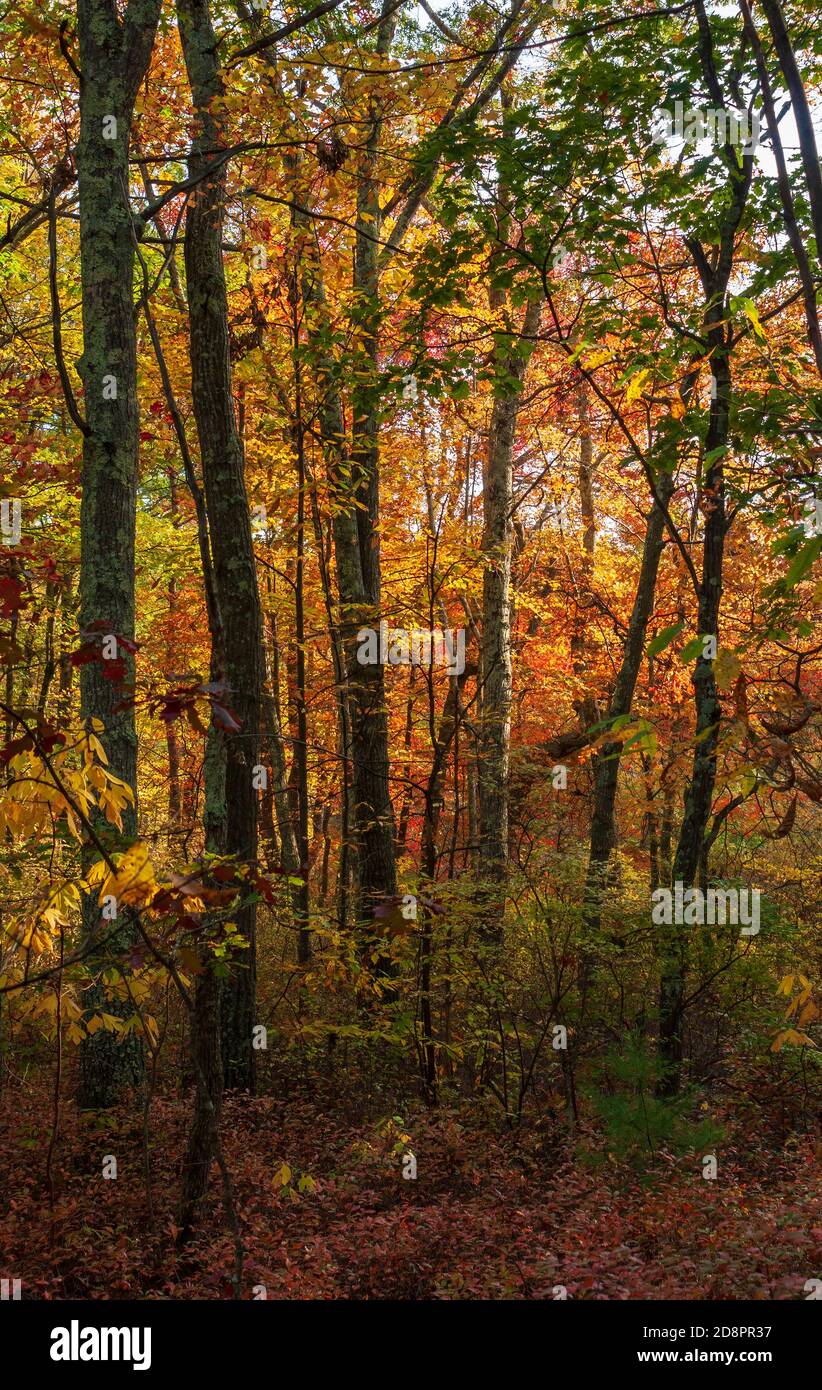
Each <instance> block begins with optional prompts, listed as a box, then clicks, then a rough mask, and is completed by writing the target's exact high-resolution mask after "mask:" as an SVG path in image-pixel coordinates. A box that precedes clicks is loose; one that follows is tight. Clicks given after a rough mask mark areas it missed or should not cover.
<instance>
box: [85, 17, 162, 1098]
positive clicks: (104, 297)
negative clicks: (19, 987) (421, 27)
mask: <svg viewBox="0 0 822 1390" xmlns="http://www.w3.org/2000/svg"><path fill="white" fill-rule="evenodd" d="M159 12H160V0H130V3H129V5H128V7H127V9H126V11H125V14H124V16H123V18H122V20H120V19H118V17H117V14H116V11H115V8H114V6H113V5H111V4H108V3H104V0H79V3H78V9H77V21H78V24H77V27H78V36H79V44H80V68H81V72H82V81H81V84H80V136H79V140H78V144H77V177H78V188H79V194H80V266H81V277H82V303H83V353H82V357H81V358H80V361H79V363H78V366H79V371H80V375H81V378H82V382H83V390H84V396H83V405H84V410H85V421H86V432H85V435H84V439H83V471H82V503H81V511H80V626H81V629H82V631H83V632H84V633H87V634H88V633H96V634H97V637H95V638H94V640H99V641H100V647H101V653H100V659H97V660H94V661H90V662H88V663H86V664H85V665H83V666H82V668H81V674H80V703H81V711H82V715H83V718H84V719H89V718H97V719H101V720H102V721H103V724H104V726H105V728H104V732H103V734H102V741H103V744H104V746H105V749H106V752H107V755H108V759H109V767H110V769H111V771H112V772H113V773H115V774H116V776H118V777H121V778H122V779H123V780H124V781H125V782H127V783H128V784H129V786H130V787H132V788H134V789H135V792H136V785H137V736H136V731H135V725H134V713H133V710H131V709H122V708H119V706H120V705H121V702H122V700H123V685H124V684H125V685H127V684H128V683H130V682H131V681H132V680H133V678H134V660H133V656H132V654H131V653H130V652H129V651H128V650H127V649H126V648H124V647H122V646H121V645H120V641H119V639H122V638H125V639H126V640H127V641H133V638H134V619H135V613H134V529H135V517H136V496H137V453H138V432H139V408H138V402H137V366H136V333H135V315H134V300H133V291H132V280H133V271H134V232H133V227H132V214H131V208H130V205H129V194H128V148H129V134H130V130H131V120H132V112H133V106H134V99H135V96H136V93H137V89H138V87H139V84H140V82H141V81H142V79H143V77H144V75H145V72H146V69H147V67H148V63H149V60H150V57H151V50H152V46H153V42H154V34H155V30H156V26H157V19H158V16H159ZM107 635H113V636H115V637H116V638H117V639H118V648H117V656H118V657H119V658H121V659H122V661H123V663H124V673H123V679H122V681H119V680H116V679H107V678H106V667H105V662H104V659H103V657H102V637H103V636H107ZM115 669H116V668H115ZM100 828H101V830H102V831H103V833H106V830H105V826H103V825H101V827H100ZM136 835H137V816H136V807H135V808H134V809H130V810H128V811H127V812H126V813H125V814H124V816H123V840H124V841H125V842H128V841H131V840H133V839H134V838H136ZM83 915H84V923H85V927H86V930H87V932H89V933H91V932H94V931H96V930H98V928H99V920H100V913H99V906H98V904H97V901H96V898H95V897H94V895H90V896H89V897H88V898H87V899H86V901H85V903H84V914H83ZM121 915H122V925H121V929H120V930H118V932H117V933H116V934H115V935H114V936H113V937H112V935H111V934H108V933H107V935H106V941H105V948H104V950H102V949H101V951H100V953H98V954H95V956H93V957H90V958H89V961H90V967H91V968H92V969H95V967H96V969H97V971H98V973H99V971H100V969H101V968H102V966H103V964H104V960H105V961H111V960H112V958H114V957H116V956H117V954H118V953H119V952H121V951H123V950H125V949H127V948H128V947H129V945H130V944H131V943H132V941H133V939H134V925H133V922H129V918H128V915H127V914H125V913H123V914H121ZM102 998H103V991H102V986H101V984H100V983H99V979H98V980H97V981H95V983H94V985H93V986H92V988H91V989H90V990H89V991H88V993H87V995H86V999H85V1002H86V1004H87V1006H88V1007H89V1008H91V1009H92V1010H93V1009H95V1008H96V1007H98V1006H99V1005H100V1003H101V1002H102ZM108 1007H109V1011H111V1008H110V1006H108ZM80 1075H81V1083H80V1102H81V1104H82V1105H84V1106H87V1107H91V1108H98V1107H102V1106H107V1105H110V1104H113V1103H114V1102H115V1101H116V1100H117V1099H118V1097H119V1096H120V1095H121V1093H122V1089H123V1087H124V1085H126V1084H128V1083H129V1082H137V1081H139V1079H140V1077H141V1075H142V1047H141V1044H140V1041H139V1039H138V1038H135V1037H134V1035H130V1036H129V1037H127V1038H126V1039H125V1040H124V1041H118V1040H117V1039H116V1038H115V1037H114V1036H113V1035H112V1034H111V1033H108V1032H106V1031H104V1030H103V1029H100V1030H99V1031H98V1032H97V1033H96V1034H95V1035H94V1037H93V1038H89V1039H87V1040H86V1041H85V1042H84V1043H83V1045H82V1047H81V1052H80Z"/></svg>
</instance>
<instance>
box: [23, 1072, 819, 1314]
mask: <svg viewBox="0 0 822 1390" xmlns="http://www.w3.org/2000/svg"><path fill="white" fill-rule="evenodd" d="M2 1112H3V1132H2V1139H1V1140H0V1273H2V1274H3V1276H4V1277H7V1276H8V1277H15V1278H21V1279H22V1281H23V1297H33V1298H49V1299H67V1298H99V1299H117V1298H161V1299H162V1298H182V1299H186V1298H227V1297H230V1296H231V1288H230V1279H231V1270H232V1263H233V1246H232V1240H231V1237H230V1234H229V1233H228V1232H227V1227H226V1222H225V1220H224V1217H223V1212H222V1209H221V1205H220V1188H219V1174H218V1173H217V1172H216V1170H215V1172H214V1175H213V1178H212V1189H211V1193H210V1196H209V1199H208V1200H207V1203H206V1205H205V1207H204V1210H203V1212H202V1216H201V1221H200V1225H199V1227H198V1232H197V1234H196V1237H195V1238H194V1239H193V1240H192V1242H191V1243H190V1245H189V1246H188V1248H187V1249H186V1251H185V1252H184V1253H183V1254H182V1255H180V1254H178V1253H177V1252H176V1250H175V1246H174V1236H175V1227H174V1204H175V1200H176V1196H177V1193H178V1190H179V1173H180V1164H181V1158H182V1155H183V1153H184V1151H185V1133H186V1123H187V1118H188V1115H189V1112H190V1097H188V1096H180V1095H178V1094H174V1095H171V1096H168V1095H158V1096H156V1097H155V1098H154V1099H153V1100H152V1104H151V1115H150V1122H149V1135H150V1138H149V1152H150V1169H151V1194H152V1195H151V1205H152V1208H153V1211H152V1212H150V1211H149V1207H148V1203H147V1197H146V1186H145V1163H144V1156H145V1149H144V1142H143V1124H142V1114H141V1112H140V1107H139V1105H138V1106H137V1107H136V1108H135V1107H132V1108H131V1109H125V1108H124V1109H123V1110H121V1111H117V1112H108V1113H107V1114H105V1115H104V1116H102V1115H97V1116H95V1115H89V1114H86V1115H82V1114H80V1113H78V1111H77V1109H76V1107H75V1105H74V1104H73V1102H72V1101H71V1100H70V1099H67V1100H65V1101H64V1102H63V1103H62V1105H61V1120H60V1135H59V1139H58V1141H57V1142H56V1144H55V1146H54V1150H53V1154H52V1158H51V1179H50V1181H49V1179H48V1176H47V1159H46V1156H47V1152H48V1148H49V1140H50V1136H51V1128H52V1121H51V1117H52V1114H53V1096H52V1095H51V1094H50V1093H49V1089H48V1088H47V1087H46V1086H45V1085H42V1086H38V1085H37V1084H31V1082H30V1081H29V1082H26V1084H25V1085H22V1084H20V1083H19V1082H15V1081H13V1080H12V1081H9V1082H8V1083H7V1086H6V1089H5V1092H4V1094H3V1096H2ZM223 1130H224V1136H225V1140H224V1145H225V1156H226V1159H227V1162H228V1164H229V1167H230V1170H231V1173H232V1177H233V1182H234V1185H235V1189H236V1199H237V1205H238V1208H239V1212H240V1218H241V1223H242V1230H243V1240H244V1246H245V1270H244V1281H243V1282H244V1287H245V1289H246V1295H245V1296H246V1297H249V1298H251V1297H253V1296H255V1295H254V1294H253V1293H252V1290H253V1288H254V1286H255V1285H264V1286H265V1289H266V1296H267V1297H268V1298H277V1299H282V1298H286V1299H311V1298H350V1299H380V1298H392V1299H404V1300H413V1299H431V1298H435V1299H454V1298H456V1299H461V1298H470V1299H501V1298H516V1299H523V1298H524V1299H551V1298H555V1297H561V1296H563V1295H562V1289H563V1288H564V1289H565V1290H567V1296H568V1297H569V1298H575V1299H580V1298H582V1299H602V1298H607V1299H640V1298H649V1299H656V1298H686V1299H731V1300H737V1299H745V1298H759V1299H797V1298H800V1299H801V1298H803V1297H806V1296H807V1294H806V1293H804V1292H803V1290H804V1286H805V1283H806V1281H807V1280H808V1279H812V1278H822V1186H821V1185H820V1181H819V1168H818V1163H817V1161H816V1160H815V1157H814V1153H813V1148H812V1146H811V1145H810V1144H808V1145H807V1146H805V1145H804V1144H803V1143H801V1142H800V1143H799V1144H797V1145H795V1146H794V1147H793V1148H792V1149H791V1151H790V1152H789V1153H788V1154H786V1153H784V1152H783V1153H782V1154H778V1153H774V1154H772V1155H771V1156H770V1159H769V1160H768V1161H767V1162H762V1161H761V1155H760V1161H758V1162H756V1163H755V1165H753V1170H752V1166H751V1165H746V1164H745V1163H743V1162H742V1161H741V1160H740V1159H738V1158H737V1160H736V1161H735V1162H732V1161H730V1160H728V1159H727V1158H721V1159H720V1166H719V1172H718V1176H717V1178H716V1179H715V1180H713V1181H710V1180H706V1179H705V1178H703V1176H702V1168H701V1163H700V1159H699V1156H697V1155H689V1156H687V1157H685V1158H677V1159H674V1158H672V1157H670V1156H666V1155H657V1156H656V1157H655V1160H654V1162H653V1165H652V1167H651V1168H650V1169H647V1168H646V1171H645V1172H644V1173H640V1172H637V1171H635V1170H633V1169H631V1168H628V1167H626V1166H624V1165H619V1164H616V1163H615V1162H613V1161H612V1159H611V1157H610V1156H609V1155H608V1154H607V1153H601V1154H600V1157H601V1159H602V1160H603V1161H602V1162H601V1163H600V1165H599V1166H592V1164H591V1162H590V1160H589V1161H585V1160H581V1159H580V1157H579V1155H578V1153H577V1152H575V1151H574V1149H573V1148H572V1147H571V1145H570V1144H569V1142H568V1140H567V1138H566V1137H565V1131H564V1129H563V1128H562V1126H561V1122H558V1120H557V1117H556V1116H551V1115H549V1116H547V1117H546V1118H545V1119H544V1120H543V1121H542V1122H541V1123H534V1122H530V1123H523V1124H522V1125H520V1126H518V1127H517V1128H516V1129H513V1130H507V1131H505V1132H503V1133H494V1132H493V1130H489V1127H488V1125H487V1123H486V1124H481V1123H480V1119H479V1117H478V1115H477V1113H476V1112H474V1113H473V1115H472V1114H471V1113H470V1112H468V1113H463V1112H457V1111H456V1110H450V1109H449V1110H441V1111H439V1112H434V1113H430V1112H426V1111H422V1110H420V1111H416V1112H415V1113H413V1114H407V1115H406V1116H405V1120H404V1124H400V1123H394V1122H393V1121H389V1122H388V1124H387V1125H386V1124H385V1123H383V1124H382V1125H377V1124H374V1123H359V1124H358V1123H354V1122H352V1117H351V1115H350V1114H347V1113H345V1112H344V1111H343V1110H342V1109H341V1108H340V1107H339V1104H337V1108H336V1109H335V1102H334V1099H333V1097H332V1096H331V1095H329V1096H327V1097H325V1096H324V1097H322V1099H321V1100H318V1099H317V1097H316V1095H315V1096H314V1097H313V1098H312V1099H310V1100H309V1099H305V1098H300V1097H296V1098H295V1097H292V1098H290V1099H288V1100H282V1099H273V1098H271V1097H261V1098H257V1099H254V1100H248V1099H232V1100H229V1101H228V1102H227V1103H226V1107H225V1124H224V1127H223ZM405 1136H410V1142H409V1139H407V1138H406V1137H405ZM405 1149H411V1150H412V1151H413V1153H414V1155H415V1157H416V1161H417V1177H416V1179H404V1178H403V1175H402V1169H403V1159H402V1153H403V1150H405ZM107 1155H113V1156H114V1157H116V1159H117V1177H116V1179H115V1180H112V1179H106V1178H104V1177H103V1176H102V1173H103V1165H104V1160H105V1159H106V1156H107ZM406 1166H407V1165H406ZM110 1167H111V1165H110V1164H109V1168H110ZM256 1296H258V1297H259V1296H261V1295H260V1292H259V1290H258V1292H257V1295H256Z"/></svg>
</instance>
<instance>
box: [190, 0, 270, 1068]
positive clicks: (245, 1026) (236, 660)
mask: <svg viewBox="0 0 822 1390" xmlns="http://www.w3.org/2000/svg"><path fill="white" fill-rule="evenodd" d="M177 16H178V23H179V28H180V37H181V40H182V45H183V56H184V59H185V65H186V71H187V73H188V79H189V84H190V86H191V95H192V101H193V105H194V109H195V113H196V131H195V135H194V140H193V143H192V147H191V153H190V156H189V174H190V176H191V177H192V178H195V179H199V180H200V182H199V183H198V185H197V193H196V197H195V198H194V199H193V200H192V201H191V203H190V204H189V208H188V213H187V216H186V229H185V270H186V285H187V290H188V310H189V341H190V355H191V382H192V396H193V403H194V415H195V420H196V424H197V436H198V439H199V444H200V458H201V462H202V472H203V489H204V492H205V502H206V511H207V513H208V523H209V534H210V537H211V552H212V557H213V563H214V583H215V589H216V594H217V601H218V604H219V609H220V614H221V617H222V626H223V653H222V656H223V669H222V677H223V680H224V682H225V685H226V687H227V689H226V696H225V698H226V701H227V703H228V704H229V705H230V707H231V710H232V711H233V712H234V714H236V716H237V722H238V724H239V726H240V727H239V729H237V730H234V729H231V728H227V727H222V728H221V729H220V740H221V748H222V750H223V754H224V757H225V827H224V842H223V849H224V852H225V853H226V854H230V855H234V856H236V858H237V860H238V861H240V862H253V861H254V860H256V856H257V819H258V807H257V791H256V789H255V787H254V785H253V773H252V770H253V768H254V767H255V765H256V764H257V763H258V760H259V740H260V704H261V686H262V626H261V618H260V598H259V592H258V588H257V574H256V567H255V563H254V545H253V539H252V533H251V519H250V516H249V508H248V497H247V494H246V488H245V473H244V458H243V446H242V440H241V437H240V433H239V430H238V428H237V421H236V418H235V414H234V402H233V398H232V390H231V363H230V355H229V332H228V297H227V292H226V282H225V270H224V267H223V255H222V233H223V220H224V203H225V161H224V160H223V159H221V157H220V151H221V148H222V132H221V130H220V127H219V124H218V121H217V118H216V116H215V114H214V112H215V102H216V101H217V99H218V98H219V97H221V96H222V94H223V83H222V78H221V74H220V68H219V62H218V58H217V38H216V35H215V33H214V29H213V27H212V24H211V18H210V14H209V7H208V4H207V3H206V0H179V2H178V6H177ZM246 896H248V895H247V894H246ZM235 920H236V923H237V928H238V930H239V932H240V933H241V934H242V936H243V937H244V938H245V940H246V942H247V949H245V950H242V951H239V952H238V953H237V957H236V959H235V960H234V961H233V962H232V968H231V973H230V976H229V978H228V979H226V980H225V981H223V985H222V989H221V991H220V995H221V998H220V1019H221V1045H222V1059H223V1072H224V1078H225V1084H226V1086H227V1087H230V1088H235V1089H242V1090H253V1089H254V1051H253V1048H252V1030H253V1027H254V1023H255V999H256V965H255V948H256V907H255V905H254V904H253V903H246V904H244V905H243V906H241V907H240V909H239V910H238V911H237V912H236V914H235Z"/></svg>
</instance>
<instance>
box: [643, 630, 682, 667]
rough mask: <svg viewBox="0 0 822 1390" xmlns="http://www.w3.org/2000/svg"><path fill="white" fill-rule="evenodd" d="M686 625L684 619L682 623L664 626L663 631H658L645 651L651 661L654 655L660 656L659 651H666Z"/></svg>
mask: <svg viewBox="0 0 822 1390" xmlns="http://www.w3.org/2000/svg"><path fill="white" fill-rule="evenodd" d="M684 626H685V622H684V620H683V621H682V622H681V623H674V625H673V627H664V628H663V629H662V631H661V632H658V633H657V635H656V637H655V638H654V639H653V641H652V642H649V643H648V650H647V652H646V653H645V655H646V656H647V658H648V660H649V661H650V660H651V658H652V657H654V656H659V653H660V652H662V651H664V650H665V648H666V647H667V646H669V645H670V644H671V642H673V640H674V638H675V637H678V636H679V634H680V632H681V631H682V629H683V627H684Z"/></svg>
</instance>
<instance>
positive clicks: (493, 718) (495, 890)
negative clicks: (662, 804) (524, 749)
mask: <svg viewBox="0 0 822 1390" xmlns="http://www.w3.org/2000/svg"><path fill="white" fill-rule="evenodd" d="M492 305H493V307H496V308H501V307H502V306H501V304H499V302H497V303H496V304H494V303H493V296H492ZM541 313H542V303H541V301H537V300H532V301H530V302H529V304H528V307H527V309H526V311H525V315H524V319H523V323H522V327H521V329H520V330H519V332H517V331H516V330H513V332H511V331H508V332H506V333H504V334H501V335H500V336H501V338H502V339H503V342H502V343H501V344H500V345H499V346H498V356H499V361H500V365H501V367H502V369H503V370H504V372H505V375H506V377H513V378H514V379H515V380H516V381H517V382H518V383H519V384H520V387H521V384H522V382H523V380H524V377H525V370H526V366H527V362H528V356H529V347H528V343H529V340H533V338H534V336H535V334H536V332H537V329H538V327H539V322H540V317H541ZM512 340H513V343H514V344H516V350H515V351H513V350H512ZM517 340H519V342H518V343H517ZM519 400H520V396H519V392H511V393H510V394H508V395H505V396H500V397H497V399H496V400H495V401H494V406H493V409H492V412H491V428H490V432H489V439H488V461H487V466H486V474H485V486H484V488H483V519H484V527H483V536H482V554H483V558H484V561H485V571H484V574H483V580H482V660H481V665H480V673H481V684H482V715H481V719H480V730H479V747H478V772H479V784H478V793H479V842H480V874H481V875H482V877H483V879H484V880H485V881H486V882H487V883H488V884H490V885H491V886H490V899H489V901H488V903H487V911H486V912H485V916H486V918H487V920H488V921H489V922H494V923H495V924H496V925H495V928H494V930H495V932H499V930H500V926H499V924H500V923H501V920H502V917H501V913H502V898H503V897H504V892H501V891H500V889H501V886H502V885H503V884H504V882H505V878H506V873H507V865H508V760H509V743H510V733H511V561H512V552H513V545H512V540H513V526H512V515H511V514H512V508H513V459H514V440H515V435H516V427H517V418H518V414H519ZM484 896H485V895H484Z"/></svg>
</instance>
